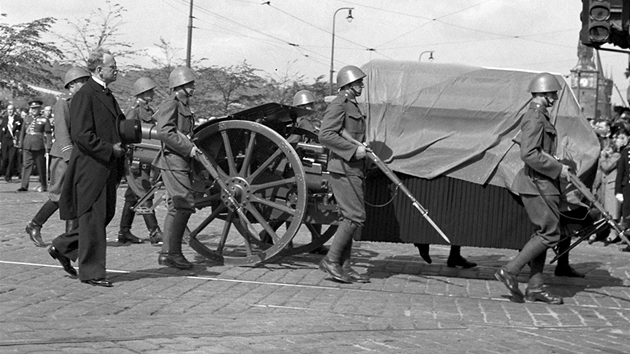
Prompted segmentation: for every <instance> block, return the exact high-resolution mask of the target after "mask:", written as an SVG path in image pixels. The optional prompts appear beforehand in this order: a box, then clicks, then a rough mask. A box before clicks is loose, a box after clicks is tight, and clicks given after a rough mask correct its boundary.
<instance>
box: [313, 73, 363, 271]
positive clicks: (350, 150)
mask: <svg viewBox="0 0 630 354" xmlns="http://www.w3.org/2000/svg"><path fill="white" fill-rule="evenodd" d="M364 77H365V73H363V71H361V69H359V68H357V67H356V66H352V65H349V66H345V67H343V68H341V70H339V72H338V73H337V87H338V88H339V93H338V94H337V96H336V97H335V99H334V100H333V101H332V102H331V103H330V104H329V105H328V107H327V108H326V113H325V114H324V118H323V120H322V126H321V130H320V132H319V141H320V143H322V144H323V145H324V146H325V147H327V148H328V149H329V150H330V156H329V158H328V171H329V172H330V177H331V181H330V184H331V186H332V190H333V194H334V196H335V200H336V201H337V204H338V206H339V209H340V210H341V215H342V220H341V222H340V223H339V228H338V229H337V231H336V232H335V235H334V236H333V241H332V244H331V247H330V250H329V251H328V254H327V255H326V256H325V257H324V258H323V259H322V261H321V262H320V264H319V268H320V269H321V270H322V271H324V272H327V273H328V274H329V275H330V276H332V277H333V279H335V280H337V281H340V282H344V283H351V282H353V281H354V282H361V283H367V282H369V278H368V277H367V276H366V275H364V274H359V273H357V272H356V271H355V270H353V269H352V268H351V267H350V256H351V252H352V235H353V234H354V233H355V232H356V231H357V230H359V229H360V228H361V227H363V223H364V222H365V203H364V194H363V182H364V181H363V180H364V177H365V176H364V167H365V156H366V147H365V146H363V145H361V146H358V145H355V144H354V143H352V142H351V141H350V140H348V139H346V138H344V137H343V135H344V131H345V132H346V134H347V133H349V134H350V135H351V137H352V138H353V139H354V140H357V141H359V142H363V141H364V140H365V116H364V115H363V113H362V112H361V110H360V109H359V105H358V103H357V100H356V98H357V97H359V96H360V95H361V92H362V91H363V78H364Z"/></svg>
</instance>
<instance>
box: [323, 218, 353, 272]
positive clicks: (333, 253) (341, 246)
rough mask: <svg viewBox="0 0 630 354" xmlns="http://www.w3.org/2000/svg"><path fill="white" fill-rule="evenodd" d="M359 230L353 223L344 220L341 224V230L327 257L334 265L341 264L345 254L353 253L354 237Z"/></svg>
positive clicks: (336, 233) (335, 236)
mask: <svg viewBox="0 0 630 354" xmlns="http://www.w3.org/2000/svg"><path fill="white" fill-rule="evenodd" d="M356 229H357V225H356V224H354V223H353V222H351V221H348V220H343V221H342V222H341V223H339V228H337V232H335V235H334V236H333V242H332V244H331V245H330V250H328V254H327V255H326V257H327V258H328V259H329V260H330V261H331V262H333V263H336V264H341V263H342V261H343V255H344V252H346V254H348V255H349V253H350V252H351V251H352V235H354V232H355V231H356Z"/></svg>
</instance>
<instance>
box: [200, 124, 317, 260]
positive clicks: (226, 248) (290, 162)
mask: <svg viewBox="0 0 630 354" xmlns="http://www.w3.org/2000/svg"><path fill="white" fill-rule="evenodd" d="M193 140H194V141H195V143H196V144H197V146H198V147H199V148H200V149H201V150H202V151H203V152H204V155H203V156H202V158H201V161H202V164H203V165H204V168H205V169H206V170H207V171H208V172H209V173H210V175H211V176H212V178H213V179H214V184H213V185H212V187H210V188H209V190H208V192H207V193H206V194H205V196H204V197H203V198H199V199H198V200H197V207H198V208H204V207H208V206H209V207H211V210H212V211H211V212H210V215H209V216H207V217H206V218H205V219H204V220H203V221H202V222H201V224H199V225H198V226H197V227H196V228H194V229H193V230H192V231H191V235H190V243H189V244H190V246H191V247H192V248H193V249H194V250H195V251H197V252H198V253H199V254H201V255H202V256H204V257H206V258H209V259H212V260H216V261H220V262H223V263H225V264H236V265H243V264H255V263H258V262H262V261H265V260H268V259H269V258H271V257H272V256H274V255H276V254H278V253H279V252H280V251H281V250H282V249H283V248H284V247H285V246H286V245H287V244H288V243H289V241H291V239H292V238H293V237H294V236H295V234H296V233H297V231H298V229H299V227H300V225H301V224H302V221H303V220H304V215H305V212H306V202H307V195H306V193H307V189H306V182H305V179H304V170H303V168H302V163H301V161H300V158H299V156H298V155H297V153H296V152H295V150H294V149H293V148H292V147H291V145H289V144H288V143H287V142H286V140H285V139H284V138H283V137H282V136H281V135H279V134H278V133H276V132H275V131H273V130H272V129H270V128H268V127H266V126H264V125H262V124H258V123H255V122H250V121H239V120H228V121H223V122H218V123H216V124H212V125H210V126H208V127H206V128H203V129H202V130H200V131H198V132H197V133H195V135H194V137H193ZM202 210H204V209H202ZM278 222H280V223H282V222H285V223H288V226H287V227H286V228H283V230H284V231H276V230H275V229H274V227H273V226H272V225H274V224H276V223H278ZM208 226H211V227H209V228H208ZM276 229H277V227H276ZM263 230H264V231H265V232H266V234H268V235H269V236H270V238H271V240H272V242H273V245H270V244H269V243H266V242H263V241H264V240H262V239H261V236H260V235H261V234H264V233H263ZM202 231H203V232H202Z"/></svg>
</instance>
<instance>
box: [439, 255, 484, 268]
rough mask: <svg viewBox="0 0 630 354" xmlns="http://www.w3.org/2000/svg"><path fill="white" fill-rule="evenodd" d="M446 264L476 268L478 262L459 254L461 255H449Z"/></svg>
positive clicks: (453, 266) (455, 266)
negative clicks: (451, 256)
mask: <svg viewBox="0 0 630 354" xmlns="http://www.w3.org/2000/svg"><path fill="white" fill-rule="evenodd" d="M446 266H447V267H449V268H457V267H462V268H474V267H476V266H477V263H475V262H469V261H468V260H467V259H466V258H464V257H462V256H459V257H453V258H450V257H449V258H448V260H447V261H446Z"/></svg>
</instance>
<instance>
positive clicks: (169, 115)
mask: <svg viewBox="0 0 630 354" xmlns="http://www.w3.org/2000/svg"><path fill="white" fill-rule="evenodd" d="M155 118H156V120H157V135H158V139H160V141H162V149H161V150H160V152H159V153H158V155H157V156H156V157H155V160H153V165H154V166H155V167H157V168H161V169H164V170H180V171H181V170H189V169H190V168H189V162H190V161H191V158H190V157H189V155H190V151H191V150H192V147H193V143H192V141H191V140H190V137H191V136H192V131H193V127H194V124H195V121H194V118H193V114H192V112H191V111H190V108H189V107H188V105H185V104H184V103H182V102H181V101H180V100H179V99H178V98H177V95H176V94H175V93H172V94H171V95H170V96H168V97H167V98H166V99H165V100H164V101H163V102H162V103H161V104H160V105H159V107H158V110H157V113H156V114H155Z"/></svg>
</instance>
